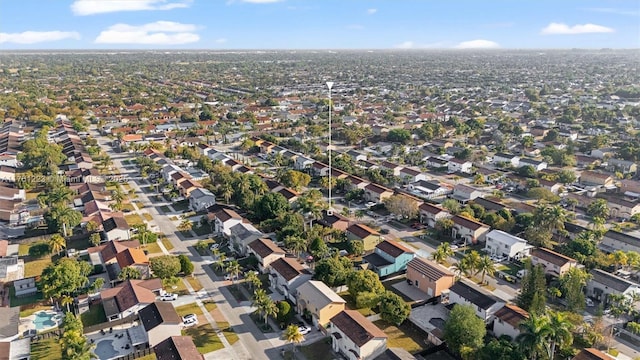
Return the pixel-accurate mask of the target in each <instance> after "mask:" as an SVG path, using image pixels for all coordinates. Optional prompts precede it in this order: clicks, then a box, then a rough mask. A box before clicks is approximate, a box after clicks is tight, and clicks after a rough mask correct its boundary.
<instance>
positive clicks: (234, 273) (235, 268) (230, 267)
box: [226, 260, 242, 282]
mask: <svg viewBox="0 0 640 360" xmlns="http://www.w3.org/2000/svg"><path fill="white" fill-rule="evenodd" d="M241 269H242V268H241V267H240V264H239V263H238V261H236V260H233V261H229V263H228V264H227V267H226V270H227V272H228V273H229V276H231V281H232V282H235V281H236V280H237V279H238V276H240V271H241Z"/></svg>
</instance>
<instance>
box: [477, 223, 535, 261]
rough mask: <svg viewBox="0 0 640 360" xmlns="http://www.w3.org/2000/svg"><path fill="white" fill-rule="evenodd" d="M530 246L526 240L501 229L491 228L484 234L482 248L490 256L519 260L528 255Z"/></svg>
mask: <svg viewBox="0 0 640 360" xmlns="http://www.w3.org/2000/svg"><path fill="white" fill-rule="evenodd" d="M531 248H532V246H531V245H528V244H527V240H525V239H523V238H519V237H517V236H514V235H511V234H509V233H506V232H504V231H502V230H491V231H489V232H488V233H487V235H486V236H485V246H484V250H485V251H486V252H487V253H489V255H491V256H497V257H502V256H506V257H507V258H508V259H517V260H520V259H523V258H525V257H528V256H529V250H530V249H531Z"/></svg>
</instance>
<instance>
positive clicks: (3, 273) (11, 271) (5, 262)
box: [0, 256, 24, 283]
mask: <svg viewBox="0 0 640 360" xmlns="http://www.w3.org/2000/svg"><path fill="white" fill-rule="evenodd" d="M23 268H24V260H23V259H19V258H18V257H17V256H6V257H1V258H0V283H3V282H9V281H11V280H13V279H16V278H19V277H21V276H22V272H21V271H19V270H21V269H23Z"/></svg>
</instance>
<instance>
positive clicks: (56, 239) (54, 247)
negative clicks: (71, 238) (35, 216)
mask: <svg viewBox="0 0 640 360" xmlns="http://www.w3.org/2000/svg"><path fill="white" fill-rule="evenodd" d="M65 247H67V240H65V238H64V237H63V236H62V235H60V234H53V235H52V236H51V237H50V238H49V248H50V249H51V252H54V253H56V254H58V255H60V253H61V252H62V249H64V248H65Z"/></svg>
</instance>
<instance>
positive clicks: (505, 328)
mask: <svg viewBox="0 0 640 360" xmlns="http://www.w3.org/2000/svg"><path fill="white" fill-rule="evenodd" d="M493 334H494V335H495V337H497V338H499V337H501V336H502V335H507V336H509V337H510V338H511V340H515V338H516V337H517V336H518V335H520V330H519V329H516V328H514V327H513V326H511V324H509V323H508V322H504V321H502V320H500V319H498V318H496V320H495V321H494V322H493Z"/></svg>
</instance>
